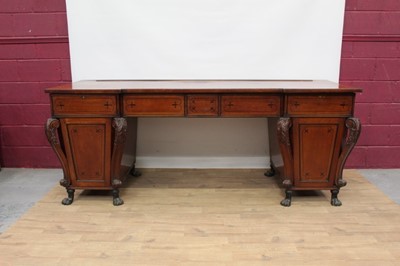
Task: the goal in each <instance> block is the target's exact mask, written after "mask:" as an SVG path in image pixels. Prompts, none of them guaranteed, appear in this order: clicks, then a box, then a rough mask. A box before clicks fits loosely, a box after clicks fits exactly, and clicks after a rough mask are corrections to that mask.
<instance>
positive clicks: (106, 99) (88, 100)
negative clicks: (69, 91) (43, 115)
mask: <svg viewBox="0 0 400 266" xmlns="http://www.w3.org/2000/svg"><path fill="white" fill-rule="evenodd" d="M51 99H52V105H53V114H54V115H56V116H57V115H60V116H67V115H68V116H69V115H71V116H75V115H76V116H79V115H83V116H91V115H104V116H116V115H117V114H118V104H117V103H118V102H117V97H116V95H82V94H81V95H53V96H52V97H51Z"/></svg>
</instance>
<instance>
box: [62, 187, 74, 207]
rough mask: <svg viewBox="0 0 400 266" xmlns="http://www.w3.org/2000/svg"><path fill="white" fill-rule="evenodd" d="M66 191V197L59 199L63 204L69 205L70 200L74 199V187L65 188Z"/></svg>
mask: <svg viewBox="0 0 400 266" xmlns="http://www.w3.org/2000/svg"><path fill="white" fill-rule="evenodd" d="M67 193H68V197H67V198H65V199H63V200H62V201H61V203H62V204H63V205H71V204H72V202H73V201H74V193H75V189H70V188H69V189H67Z"/></svg>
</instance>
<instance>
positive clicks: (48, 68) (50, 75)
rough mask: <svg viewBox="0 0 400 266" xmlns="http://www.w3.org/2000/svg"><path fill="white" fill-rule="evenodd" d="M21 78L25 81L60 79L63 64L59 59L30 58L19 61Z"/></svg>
mask: <svg viewBox="0 0 400 266" xmlns="http://www.w3.org/2000/svg"><path fill="white" fill-rule="evenodd" d="M18 72H19V76H20V80H23V81H60V80H61V66H60V61H59V60H49V59H46V60H28V61H19V62H18Z"/></svg>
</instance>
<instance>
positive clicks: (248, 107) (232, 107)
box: [221, 95, 281, 117]
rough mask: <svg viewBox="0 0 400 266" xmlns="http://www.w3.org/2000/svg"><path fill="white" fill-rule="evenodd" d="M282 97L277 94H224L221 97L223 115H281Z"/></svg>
mask: <svg viewBox="0 0 400 266" xmlns="http://www.w3.org/2000/svg"><path fill="white" fill-rule="evenodd" d="M280 99H281V98H280V97H279V96H277V95H268V96H264V95H262V96H261V95H257V96H250V95H249V96H246V95H224V96H222V97H221V116H225V117H226V116H235V117H240V116H243V117H246V116H247V117H249V116H252V117H254V116H260V117H264V116H279V115H280V110H281V101H280Z"/></svg>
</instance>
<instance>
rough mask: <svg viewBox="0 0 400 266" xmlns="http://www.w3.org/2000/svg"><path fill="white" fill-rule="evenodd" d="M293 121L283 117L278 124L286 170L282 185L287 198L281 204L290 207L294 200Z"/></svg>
mask: <svg viewBox="0 0 400 266" xmlns="http://www.w3.org/2000/svg"><path fill="white" fill-rule="evenodd" d="M291 127H292V121H291V119H290V118H289V117H281V118H279V120H278V124H277V131H278V132H277V133H278V141H279V149H280V151H281V154H282V159H283V164H284V168H283V169H284V171H283V182H282V185H283V187H284V188H285V198H284V199H283V200H282V201H281V205H282V206H285V207H289V206H290V205H291V202H292V185H293V182H292V180H293V149H292V144H291V141H290V128H291Z"/></svg>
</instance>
